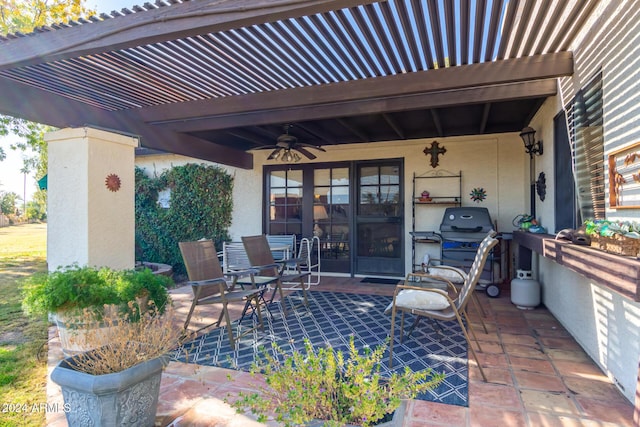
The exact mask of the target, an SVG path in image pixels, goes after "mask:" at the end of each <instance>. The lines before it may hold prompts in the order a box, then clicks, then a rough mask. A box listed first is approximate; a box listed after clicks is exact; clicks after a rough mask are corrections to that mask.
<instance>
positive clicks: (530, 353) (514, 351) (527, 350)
mask: <svg viewBox="0 0 640 427" xmlns="http://www.w3.org/2000/svg"><path fill="white" fill-rule="evenodd" d="M504 349H505V352H506V353H507V354H509V355H510V356H519V357H528V358H531V359H546V358H547V356H546V355H545V354H544V352H543V351H542V349H541V348H540V347H539V346H538V345H534V346H531V345H522V344H510V343H506V344H504Z"/></svg>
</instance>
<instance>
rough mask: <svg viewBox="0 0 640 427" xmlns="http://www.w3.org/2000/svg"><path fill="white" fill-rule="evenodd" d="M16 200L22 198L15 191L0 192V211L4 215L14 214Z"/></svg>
mask: <svg viewBox="0 0 640 427" xmlns="http://www.w3.org/2000/svg"><path fill="white" fill-rule="evenodd" d="M18 200H22V198H21V197H20V196H18V195H17V194H16V193H12V192H11V193H5V192H0V212H2V213H3V214H5V215H13V214H15V213H16V205H17V204H18Z"/></svg>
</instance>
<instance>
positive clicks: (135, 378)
mask: <svg viewBox="0 0 640 427" xmlns="http://www.w3.org/2000/svg"><path fill="white" fill-rule="evenodd" d="M167 361H168V360H167V358H166V357H160V358H157V359H153V360H149V361H147V362H143V363H139V364H138V365H135V366H133V367H131V368H129V369H126V370H124V371H122V372H118V373H114V374H106V375H90V374H86V373H84V372H79V371H77V370H75V369H74V364H73V361H72V358H66V359H63V360H62V361H60V363H58V365H57V366H56V367H55V368H54V369H53V372H52V373H51V380H52V381H53V382H55V383H56V384H58V385H59V386H60V387H61V388H62V396H63V398H64V404H65V410H66V411H67V412H66V417H67V422H68V424H69V427H74V426H96V427H98V426H104V427H107V426H109V427H111V426H131V427H134V426H136V427H150V426H153V425H154V423H155V417H156V409H157V407H158V394H159V392H160V379H161V376H162V369H163V367H164V366H165V365H166V363H167Z"/></svg>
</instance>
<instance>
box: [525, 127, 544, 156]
mask: <svg viewBox="0 0 640 427" xmlns="http://www.w3.org/2000/svg"><path fill="white" fill-rule="evenodd" d="M520 138H522V141H523V142H524V148H525V150H526V151H527V154H528V155H529V157H531V158H533V155H534V154H537V155H539V156H540V155H542V141H538V142H536V130H535V129H533V128H531V127H529V126H527V127H526V128H524V129H522V132H520Z"/></svg>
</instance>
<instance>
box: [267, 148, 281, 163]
mask: <svg viewBox="0 0 640 427" xmlns="http://www.w3.org/2000/svg"><path fill="white" fill-rule="evenodd" d="M281 151H282V148H280V147H278V148H276V149H275V150H273V151H272V152H271V154H269V157H267V160H273V159H277V158H278V157H280V152H281Z"/></svg>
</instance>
